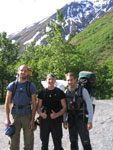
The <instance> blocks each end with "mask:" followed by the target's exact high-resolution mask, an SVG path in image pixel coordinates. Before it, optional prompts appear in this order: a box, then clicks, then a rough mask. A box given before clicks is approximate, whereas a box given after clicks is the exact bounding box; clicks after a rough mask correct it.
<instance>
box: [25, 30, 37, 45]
mask: <svg viewBox="0 0 113 150" xmlns="http://www.w3.org/2000/svg"><path fill="white" fill-rule="evenodd" d="M39 33H40V32H37V33H36V34H35V35H34V36H33V37H32V38H31V39H30V40H28V41H26V42H24V44H23V45H26V44H29V43H31V42H33V41H34V39H35V38H36V36H37V35H38V34H39Z"/></svg>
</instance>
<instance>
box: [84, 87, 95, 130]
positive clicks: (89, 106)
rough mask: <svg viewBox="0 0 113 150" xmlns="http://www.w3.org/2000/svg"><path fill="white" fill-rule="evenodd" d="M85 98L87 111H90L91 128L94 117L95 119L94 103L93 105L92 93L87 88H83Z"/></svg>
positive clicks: (89, 125)
mask: <svg viewBox="0 0 113 150" xmlns="http://www.w3.org/2000/svg"><path fill="white" fill-rule="evenodd" d="M83 99H84V100H85V102H86V106H87V111H88V125H87V127H88V130H90V129H91V128H92V119H93V105H92V101H91V99H90V95H89V93H88V91H87V89H85V88H84V89H83Z"/></svg>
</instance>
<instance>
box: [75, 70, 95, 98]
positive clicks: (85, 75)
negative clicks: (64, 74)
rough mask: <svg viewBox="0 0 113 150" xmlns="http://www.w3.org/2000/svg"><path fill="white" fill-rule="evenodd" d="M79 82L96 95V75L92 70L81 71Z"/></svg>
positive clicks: (92, 94) (91, 93) (91, 94)
mask: <svg viewBox="0 0 113 150" xmlns="http://www.w3.org/2000/svg"><path fill="white" fill-rule="evenodd" d="M78 84H79V85H80V86H82V87H84V88H86V89H87V90H88V92H89V95H90V96H94V95H95V86H96V75H95V74H94V73H93V72H90V71H81V72H79V77H78Z"/></svg>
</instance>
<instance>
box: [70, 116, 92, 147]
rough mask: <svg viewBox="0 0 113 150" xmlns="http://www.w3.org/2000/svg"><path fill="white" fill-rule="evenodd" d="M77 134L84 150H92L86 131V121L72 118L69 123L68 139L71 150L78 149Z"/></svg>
mask: <svg viewBox="0 0 113 150" xmlns="http://www.w3.org/2000/svg"><path fill="white" fill-rule="evenodd" d="M71 119H72V118H71ZM78 134H79V136H80V139H81V142H82V145H83V148H84V150H92V148H91V144H90V138H89V131H88V130H87V119H85V121H83V118H76V119H75V118H74V119H73V121H72V122H69V138H70V142H71V150H78V149H79V148H78Z"/></svg>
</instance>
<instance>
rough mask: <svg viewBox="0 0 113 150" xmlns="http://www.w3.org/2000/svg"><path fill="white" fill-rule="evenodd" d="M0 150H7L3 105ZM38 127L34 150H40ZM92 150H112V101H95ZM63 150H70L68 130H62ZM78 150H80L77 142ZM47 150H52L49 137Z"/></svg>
mask: <svg viewBox="0 0 113 150" xmlns="http://www.w3.org/2000/svg"><path fill="white" fill-rule="evenodd" d="M0 116H1V119H0V143H1V146H0V150H8V137H7V136H6V135H5V134H4V130H5V126H4V120H5V113H4V105H0ZM39 131H40V129H39V127H38V128H37V129H36V131H35V143H34V150H41V141H40V138H39ZM90 137H91V143H92V148H93V150H113V100H112V101H111V100H104V101H103V100H101V101H96V110H95V114H94V118H93V129H92V130H91V131H90ZM62 143H63V147H64V150H70V142H69V136H68V130H63V139H62ZM79 145H80V150H82V146H81V142H80V140H79ZM20 150H23V135H22V132H21V143H20ZM49 150H53V142H52V139H51V136H50V142H49Z"/></svg>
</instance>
